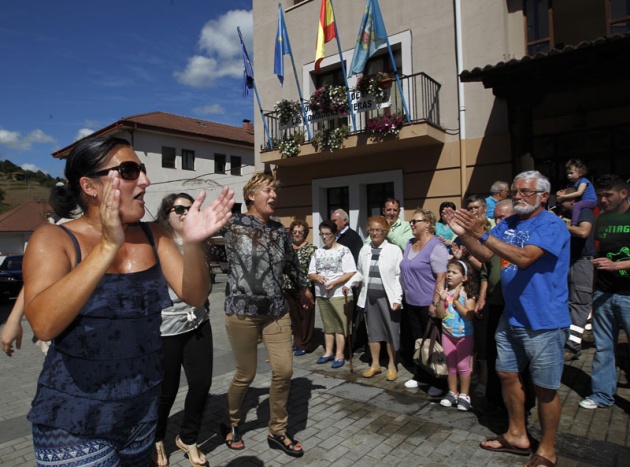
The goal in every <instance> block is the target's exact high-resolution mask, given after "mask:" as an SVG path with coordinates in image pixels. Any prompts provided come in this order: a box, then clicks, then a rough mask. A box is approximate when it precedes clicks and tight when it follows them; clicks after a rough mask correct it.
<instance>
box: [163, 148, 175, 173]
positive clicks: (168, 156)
mask: <svg viewBox="0 0 630 467" xmlns="http://www.w3.org/2000/svg"><path fill="white" fill-rule="evenodd" d="M162 167H164V168H166V169H174V168H175V148H170V147H168V146H162Z"/></svg>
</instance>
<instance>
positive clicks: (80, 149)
mask: <svg viewBox="0 0 630 467" xmlns="http://www.w3.org/2000/svg"><path fill="white" fill-rule="evenodd" d="M116 146H125V147H131V144H130V143H129V141H127V140H125V139H122V138H116V137H114V136H97V137H93V138H86V139H83V140H81V141H79V142H78V143H77V144H76V145H75V146H74V148H72V151H70V155H69V156H68V160H67V161H66V169H65V176H66V180H68V183H67V184H66V185H64V186H55V187H53V189H52V191H51V193H50V198H49V203H50V206H51V207H52V208H53V210H54V211H55V214H57V215H58V216H59V217H66V218H68V217H72V211H74V210H75V209H76V207H77V206H79V207H80V208H81V209H82V210H83V211H84V212H85V211H86V208H87V204H86V202H85V196H86V195H85V194H84V193H83V190H82V189H81V185H80V183H79V180H80V179H81V177H85V176H87V175H89V174H91V173H94V172H98V170H100V169H101V168H102V165H103V161H104V160H105V158H106V157H107V155H108V154H109V153H110V152H111V151H112V149H114V148H115V147H116Z"/></svg>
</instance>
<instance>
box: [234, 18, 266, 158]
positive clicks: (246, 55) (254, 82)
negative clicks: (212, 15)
mask: <svg viewBox="0 0 630 467" xmlns="http://www.w3.org/2000/svg"><path fill="white" fill-rule="evenodd" d="M236 30H237V31H238V37H239V38H240V39H241V44H243V53H244V54H245V57H246V58H247V61H248V62H249V63H250V65H252V61H251V60H250V59H249V54H248V53H247V48H246V47H245V43H244V42H243V35H242V34H241V28H240V26H236ZM252 71H253V66H252ZM252 78H254V77H253V76H252ZM252 84H253V85H254V94H256V100H257V101H258V109H259V110H260V118H261V119H262V122H263V126H264V128H265V134H266V135H267V143H268V144H269V149H273V140H272V139H271V135H270V134H269V128H267V121H266V120H265V112H264V111H263V108H262V104H261V103H260V96H259V95H258V87H257V86H256V79H255V78H254V79H252Z"/></svg>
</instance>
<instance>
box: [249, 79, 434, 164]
mask: <svg viewBox="0 0 630 467" xmlns="http://www.w3.org/2000/svg"><path fill="white" fill-rule="evenodd" d="M400 83H401V88H402V92H403V95H404V97H405V103H406V106H407V111H408V115H409V120H411V123H409V122H408V121H407V117H406V115H407V113H406V112H405V106H404V105H403V99H402V98H401V95H400V91H399V89H398V86H397V84H396V81H395V80H394V82H393V85H392V86H391V88H389V89H388V90H386V91H385V99H384V102H381V103H379V104H378V105H371V106H368V105H367V104H366V101H367V100H368V98H369V96H368V98H364V99H361V98H359V97H357V96H360V94H357V93H356V92H355V90H354V89H350V93H351V100H352V103H353V108H354V109H356V110H355V113H354V116H355V123H356V131H354V129H353V123H352V118H351V117H350V116H349V115H348V116H345V117H338V116H335V117H332V118H328V119H325V118H320V119H317V120H312V121H311V123H310V130H311V139H313V136H314V135H317V134H318V133H319V132H321V131H322V130H324V129H329V128H338V127H340V126H343V125H347V126H348V127H349V133H348V135H347V136H346V137H345V138H344V140H343V143H342V145H341V147H340V148H339V149H336V150H334V151H333V152H331V151H329V150H323V151H322V150H321V149H320V150H316V149H315V146H314V145H313V144H311V142H310V140H309V138H308V133H307V131H306V127H305V126H304V125H303V124H301V121H300V122H298V124H297V125H295V126H290V125H285V126H282V125H281V124H280V120H279V114H278V112H265V113H264V118H265V122H266V124H267V128H268V129H269V133H270V135H271V138H273V140H274V141H276V142H277V141H281V140H283V139H287V138H291V137H293V136H295V135H296V134H298V135H299V134H302V133H303V134H304V136H303V137H304V141H305V142H304V143H303V144H300V151H299V154H298V155H297V156H296V157H288V158H287V157H283V156H282V154H281V153H280V151H279V150H278V148H277V147H276V146H275V145H274V149H272V150H269V149H268V147H265V148H262V150H261V161H262V162H263V163H267V164H274V165H279V166H294V165H302V164H309V163H312V162H314V161H317V162H323V161H325V160H328V159H332V158H335V159H339V158H350V157H356V156H358V155H362V154H372V153H378V152H384V151H388V150H391V149H404V148H411V147H418V146H428V145H441V144H443V143H444V140H445V132H444V130H443V129H442V128H441V127H440V106H439V92H440V86H441V85H440V84H439V83H438V82H436V81H435V80H434V79H432V78H431V77H429V76H428V75H426V74H425V73H416V74H413V75H408V76H401V77H400ZM365 107H368V110H363V109H364V108H365ZM393 114H398V115H403V116H404V121H405V123H404V124H403V126H402V128H401V129H400V132H399V133H398V135H397V136H385V137H379V138H374V137H373V136H372V135H371V134H370V133H369V132H368V130H367V126H368V125H367V124H368V121H369V120H370V119H372V118H375V117H381V116H383V115H393ZM311 116H312V115H311V114H310V113H309V118H311Z"/></svg>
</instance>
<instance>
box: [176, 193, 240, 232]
mask: <svg viewBox="0 0 630 467" xmlns="http://www.w3.org/2000/svg"><path fill="white" fill-rule="evenodd" d="M205 199H206V192H205V191H203V190H202V191H200V192H199V194H198V195H197V198H196V199H195V201H194V202H193V204H192V206H191V207H190V210H189V211H188V215H187V216H186V219H184V230H183V232H182V236H183V238H184V241H185V242H187V243H199V242H202V241H204V240H205V239H207V238H208V237H211V236H212V235H214V234H215V233H216V232H217V231H219V230H221V228H222V227H223V226H224V225H225V224H226V223H227V222H228V221H229V220H230V217H232V206H234V190H230V189H229V188H228V187H223V189H222V190H221V193H220V194H219V196H218V197H217V199H215V200H214V201H213V202H212V204H210V205H209V206H207V207H205V208H204V209H201V205H202V204H203V202H204V200H205Z"/></svg>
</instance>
